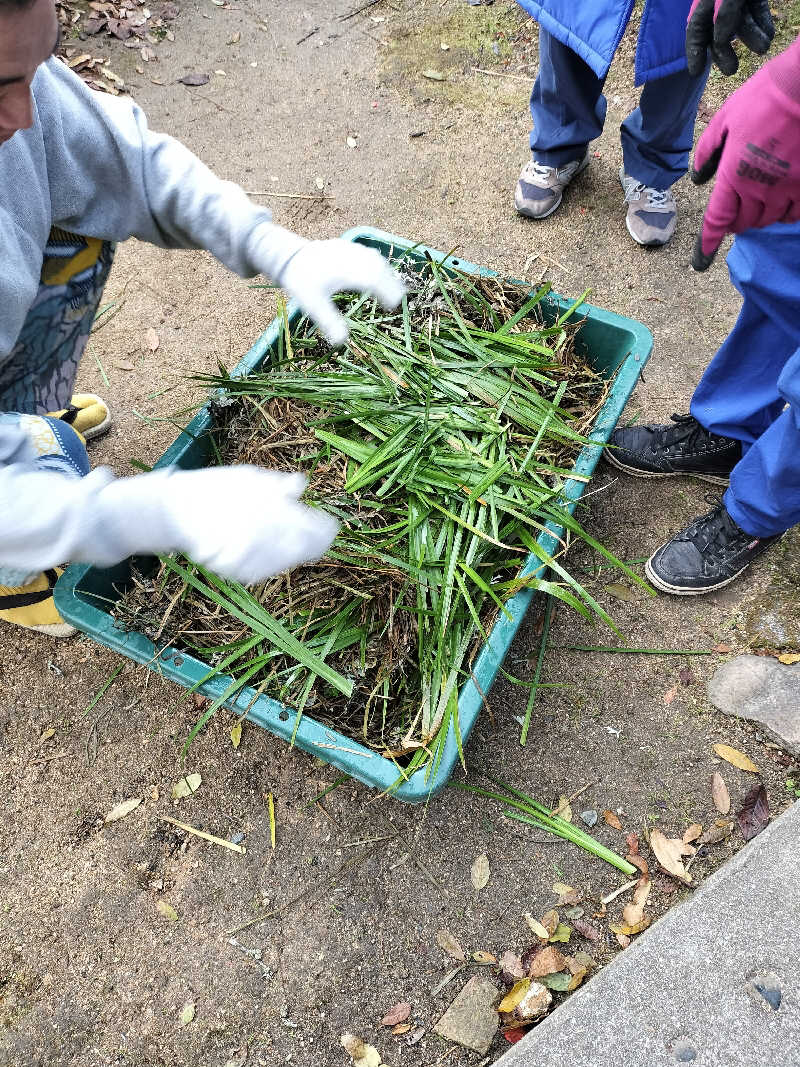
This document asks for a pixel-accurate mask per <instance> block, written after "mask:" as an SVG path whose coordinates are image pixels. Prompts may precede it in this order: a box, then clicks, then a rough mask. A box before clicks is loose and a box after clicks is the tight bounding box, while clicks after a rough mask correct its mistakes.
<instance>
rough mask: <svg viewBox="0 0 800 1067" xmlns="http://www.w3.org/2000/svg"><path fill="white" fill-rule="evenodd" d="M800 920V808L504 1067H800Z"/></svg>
mask: <svg viewBox="0 0 800 1067" xmlns="http://www.w3.org/2000/svg"><path fill="white" fill-rule="evenodd" d="M798 916H800V803H797V804H793V805H792V807H791V808H790V809H789V810H788V811H787V812H785V813H784V814H783V815H782V816H780V818H778V819H776V820H775V822H773V823H771V824H770V825H769V826H768V827H767V829H766V830H764V831H763V832H762V833H761V834H759V836H758V837H756V838H755V839H754V840H753V841H751V842H750V843H749V844H748V845H746V846H745V847H744V848H743V849H742V850H741V852H739V853H737V855H736V856H734V858H733V859H732V860H730V861H729V862H728V863H726V864H725V866H724V867H721V868H720V869H719V870H718V871H717V872H716V873H715V874H713V875H712V876H711V877H710V878H709V879H708V880H707V881H706V882H705V883H704V884H703V885H702V886H701V887H700V889H698V890H697V892H696V893H695V894H694V895H693V896H692V897H690V898H689V899H687V900H686V901H684V902H683V903H681V904H679V905H678V906H677V907H676V908H674V909H673V910H672V911H671V912H669V914H668V915H666V916H665V917H664V918H663V919H662V920H661V921H660V922H658V923H656V924H655V925H654V926H652V927H651V928H650V929H649V930H648V931H646V932H645V933H644V934H642V935H641V937H639V938H638V939H637V940H636V941H634V943H633V944H632V945H631V946H630V948H627V949H625V951H624V952H621V953H620V954H619V955H618V956H617V957H616V959H615V960H614V961H613V963H610V964H609V965H608V966H607V967H605V968H604V969H603V970H602V971H600V972H599V974H598V975H597V976H596V977H595V978H593V979H592V980H591V981H590V982H589V983H588V984H587V985H586V986H584V987H583V988H582V989H581V990H579V991H578V992H577V993H575V994H573V996H571V997H570V998H569V999H568V1000H567V1001H566V1002H565V1003H564V1004H563V1005H562V1006H561V1007H559V1008H557V1009H556V1010H555V1011H554V1012H553V1013H552V1014H551V1015H550V1016H548V1017H547V1018H546V1019H544V1020H543V1021H542V1022H541V1023H539V1025H538V1026H537V1027H535V1029H534V1030H532V1031H531V1033H530V1034H528V1035H527V1036H526V1037H525V1038H523V1040H522V1041H520V1042H519V1043H518V1044H516V1045H513V1046H512V1047H511V1049H510V1050H509V1051H508V1052H506V1053H505V1055H504V1056H502V1057H501V1058H500V1060H498V1061H497V1062H498V1064H499V1065H500V1067H645V1065H646V1067H672V1065H673V1064H676V1063H693V1064H695V1065H696V1067H800V963H799V962H798V961H800V921H798ZM775 1005H777V1010H776V1007H775Z"/></svg>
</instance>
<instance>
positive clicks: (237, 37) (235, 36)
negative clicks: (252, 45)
mask: <svg viewBox="0 0 800 1067" xmlns="http://www.w3.org/2000/svg"><path fill="white" fill-rule="evenodd" d="M241 39H242V35H241V33H240V32H239V30H236V32H235V33H232V34H231V35H230V37H229V38H228V40H227V41H226V42H225V43H226V44H238V43H239V41H241Z"/></svg>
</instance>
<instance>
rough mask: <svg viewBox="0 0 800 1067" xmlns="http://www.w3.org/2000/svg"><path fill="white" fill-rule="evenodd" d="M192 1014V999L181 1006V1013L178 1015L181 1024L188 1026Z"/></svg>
mask: <svg viewBox="0 0 800 1067" xmlns="http://www.w3.org/2000/svg"><path fill="white" fill-rule="evenodd" d="M194 1016H195V1006H194V1001H193V1000H187V1001H186V1003H185V1004H184V1005H183V1007H182V1008H181V1013H180V1016H179V1019H180V1023H181V1026H188V1025H189V1023H190V1022H191V1021H192V1019H194Z"/></svg>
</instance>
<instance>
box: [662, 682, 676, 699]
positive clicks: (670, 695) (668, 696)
mask: <svg viewBox="0 0 800 1067" xmlns="http://www.w3.org/2000/svg"><path fill="white" fill-rule="evenodd" d="M677 695H678V687H677V685H673V687H672V689H668V690H667V691H666V693H665V694H664V703H665V704H671V703H672V701H673V700H674V699H675V697H676V696H677Z"/></svg>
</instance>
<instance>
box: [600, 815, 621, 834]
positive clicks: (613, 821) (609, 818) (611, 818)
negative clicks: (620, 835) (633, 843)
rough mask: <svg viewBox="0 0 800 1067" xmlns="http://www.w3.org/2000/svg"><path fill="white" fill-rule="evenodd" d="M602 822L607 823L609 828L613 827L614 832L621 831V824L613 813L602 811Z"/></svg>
mask: <svg viewBox="0 0 800 1067" xmlns="http://www.w3.org/2000/svg"><path fill="white" fill-rule="evenodd" d="M603 820H604V822H606V823H608V825H609V826H613V827H614V829H615V830H621V829H622V823H621V822H620V821H619V816H618V815H617V813H616V812H615V811H604V812H603Z"/></svg>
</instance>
